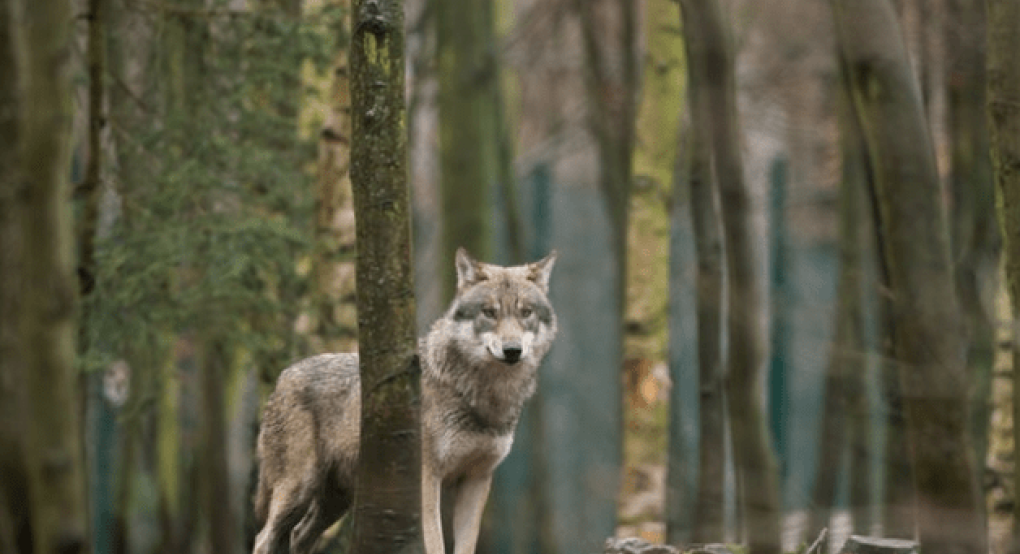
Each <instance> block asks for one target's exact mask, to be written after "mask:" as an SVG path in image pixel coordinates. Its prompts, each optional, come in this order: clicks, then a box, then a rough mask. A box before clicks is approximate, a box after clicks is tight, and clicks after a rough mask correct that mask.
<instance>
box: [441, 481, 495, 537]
mask: <svg viewBox="0 0 1020 554" xmlns="http://www.w3.org/2000/svg"><path fill="white" fill-rule="evenodd" d="M491 485H492V474H491V473H490V474H488V475H484V476H469V477H465V478H464V480H463V481H462V482H461V483H460V486H459V487H458V488H457V503H456V504H454V507H453V545H454V551H455V554H474V552H475V543H477V542H478V529H479V527H480V526H481V524H482V511H483V510H484V509H485V499H486V498H488V497H489V487H490V486H491ZM430 554H431V553H430Z"/></svg>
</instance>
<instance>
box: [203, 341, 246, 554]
mask: <svg viewBox="0 0 1020 554" xmlns="http://www.w3.org/2000/svg"><path fill="white" fill-rule="evenodd" d="M200 348H201V349H202V352H201V356H200V361H201V366H200V367H199V373H200V374H201V376H200V379H201V402H202V431H201V441H202V451H201V454H200V457H201V464H202V469H201V473H202V491H201V494H202V496H201V502H202V505H203V510H202V512H203V514H204V516H205V519H206V521H207V522H208V523H209V526H208V528H207V532H208V533H209V550H210V552H216V553H217V554H221V553H222V554H238V553H240V551H241V548H240V546H241V545H240V541H239V539H240V535H239V533H238V531H239V529H240V528H239V527H238V523H237V521H238V520H237V514H236V513H235V503H234V502H232V501H231V497H232V495H231V494H230V469H229V466H228V462H227V417H226V416H227V413H226V406H225V405H224V404H225V402H224V400H225V397H226V395H227V390H226V385H225V381H226V379H227V375H229V373H230V370H231V367H230V366H231V356H230V352H229V348H230V347H229V344H228V343H227V341H225V340H223V339H221V338H219V337H216V336H215V335H214V334H213V335H211V336H210V335H207V336H205V337H204V341H203V344H202V345H201V346H200Z"/></svg>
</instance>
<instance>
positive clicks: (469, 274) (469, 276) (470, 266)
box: [457, 247, 488, 289]
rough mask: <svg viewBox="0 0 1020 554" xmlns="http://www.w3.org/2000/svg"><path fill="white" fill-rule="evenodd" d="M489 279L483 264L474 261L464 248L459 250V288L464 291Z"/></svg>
mask: <svg viewBox="0 0 1020 554" xmlns="http://www.w3.org/2000/svg"><path fill="white" fill-rule="evenodd" d="M485 279H488V275H486V274H485V272H484V271H483V270H482V264H480V263H478V262H477V261H475V260H473V259H472V258H471V256H470V255H468V253H467V250H464V248H463V247H461V248H458V249H457V288H458V289H462V288H464V287H466V286H468V285H473V284H475V283H477V282H478V281H484V280H485Z"/></svg>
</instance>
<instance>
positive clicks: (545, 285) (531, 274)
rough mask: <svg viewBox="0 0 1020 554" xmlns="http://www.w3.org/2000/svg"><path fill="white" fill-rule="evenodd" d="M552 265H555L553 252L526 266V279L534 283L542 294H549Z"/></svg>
mask: <svg viewBox="0 0 1020 554" xmlns="http://www.w3.org/2000/svg"><path fill="white" fill-rule="evenodd" d="M554 265H556V251H555V250H553V251H552V252H550V253H549V255H548V256H546V257H544V258H542V259H541V260H538V261H537V262H534V263H530V264H528V279H530V280H532V281H534V282H535V284H536V285H538V288H540V289H542V292H549V277H551V276H552V270H553V266H554Z"/></svg>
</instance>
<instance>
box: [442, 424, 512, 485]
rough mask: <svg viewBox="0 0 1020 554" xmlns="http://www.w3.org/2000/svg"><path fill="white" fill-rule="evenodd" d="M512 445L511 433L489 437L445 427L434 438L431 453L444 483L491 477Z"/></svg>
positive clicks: (483, 434)
mask: <svg viewBox="0 0 1020 554" xmlns="http://www.w3.org/2000/svg"><path fill="white" fill-rule="evenodd" d="M513 442H514V436H513V433H512V432H511V433H507V434H505V435H489V434H485V433H477V432H474V431H469V430H464V429H459V430H457V429H451V428H446V429H444V430H442V431H441V432H440V433H439V434H438V436H436V437H434V440H433V441H432V444H431V450H432V452H431V454H432V456H434V458H433V459H434V460H435V462H436V463H437V465H438V466H439V468H440V474H441V475H442V476H443V480H444V481H452V480H456V479H459V478H460V477H463V476H470V475H477V476H482V475H489V474H491V473H492V471H493V470H494V469H495V468H496V466H498V465H499V463H500V462H502V461H503V458H506V455H507V454H508V453H509V452H510V447H511V446H512V445H513Z"/></svg>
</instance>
